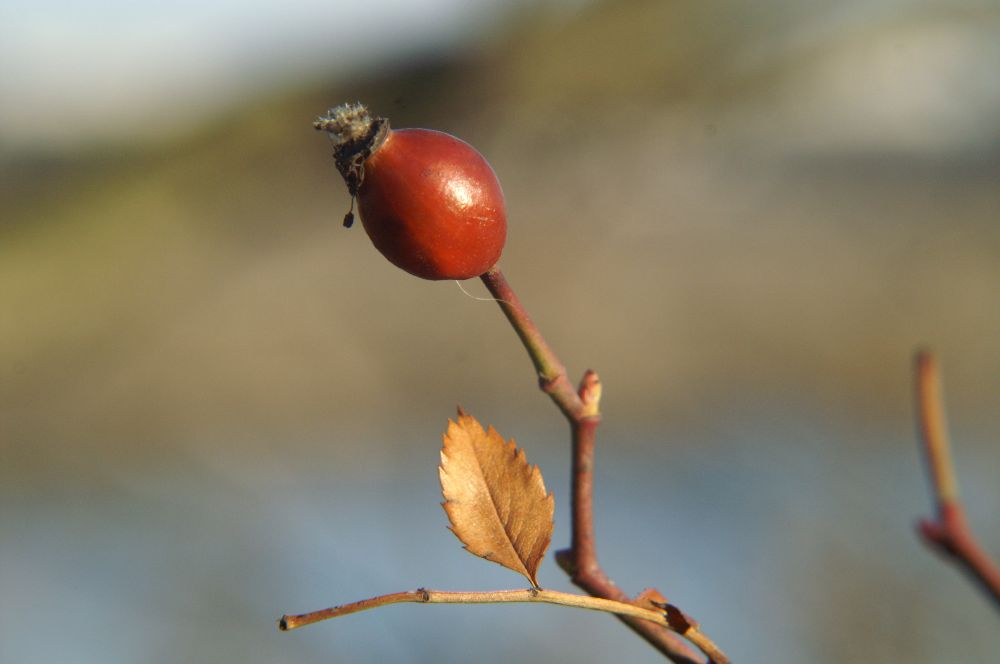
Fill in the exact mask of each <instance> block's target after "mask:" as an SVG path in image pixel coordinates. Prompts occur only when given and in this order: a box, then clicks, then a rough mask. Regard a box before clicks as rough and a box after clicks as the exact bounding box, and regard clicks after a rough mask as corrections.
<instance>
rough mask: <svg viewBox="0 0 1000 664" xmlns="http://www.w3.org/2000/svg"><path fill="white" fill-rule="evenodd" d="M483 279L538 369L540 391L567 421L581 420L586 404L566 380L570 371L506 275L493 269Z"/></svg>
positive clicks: (536, 369)
mask: <svg viewBox="0 0 1000 664" xmlns="http://www.w3.org/2000/svg"><path fill="white" fill-rule="evenodd" d="M480 279H482V281H483V283H484V284H485V285H486V288H487V289H489V291H490V293H491V294H492V295H493V297H494V298H496V300H497V303H498V304H499V305H500V309H501V310H502V311H503V313H504V315H505V316H507V320H509V321H510V324H511V326H512V327H513V328H514V331H515V332H517V336H518V337H520V339H521V343H523V344H524V348H525V350H527V351H528V355H529V356H530V357H531V362H532V363H533V364H534V365H535V371H536V372H537V373H538V385H539V387H540V388H541V389H542V391H543V392H545V393H546V394H548V395H549V396H550V397H552V400H553V401H554V402H555V404H556V406H558V407H559V410H561V411H562V412H563V414H564V415H566V417H567V418H569V419H570V420H572V419H573V418H575V417H578V416H579V414H580V413H581V411H582V410H583V403H582V402H581V401H580V397H579V396H577V394H576V391H575V390H574V389H573V384H572V383H570V381H569V378H567V377H566V367H565V366H563V363H562V362H560V361H559V358H558V357H556V354H555V353H554V352H553V351H552V349H551V348H550V347H549V345H548V343H546V341H545V338H544V337H542V333H541V332H540V331H539V330H538V327H537V326H535V323H534V322H533V321H532V320H531V317H530V316H528V312H527V311H526V310H525V308H524V305H522V304H521V300H520V299H518V297H517V294H516V293H515V292H514V291H513V289H512V288H511V287H510V284H508V283H507V279H506V278H504V276H503V273H502V272H501V271H500V269H499V268H493V269H492V270H490V271H489V272H487V273H485V274H483V275H482V276H481V277H480Z"/></svg>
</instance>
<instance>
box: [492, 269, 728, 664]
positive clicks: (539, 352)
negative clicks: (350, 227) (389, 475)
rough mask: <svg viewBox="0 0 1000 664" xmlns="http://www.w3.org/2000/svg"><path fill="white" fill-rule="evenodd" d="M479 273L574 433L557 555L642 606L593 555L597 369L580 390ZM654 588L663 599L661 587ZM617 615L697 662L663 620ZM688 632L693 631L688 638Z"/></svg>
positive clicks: (679, 659)
mask: <svg viewBox="0 0 1000 664" xmlns="http://www.w3.org/2000/svg"><path fill="white" fill-rule="evenodd" d="M481 279H482V281H483V283H484V284H485V285H486V288H487V289H488V290H489V291H490V293H491V294H492V295H493V297H495V298H496V299H497V301H498V303H499V305H500V308H501V309H502V310H503V313H504V315H506V316H507V319H508V320H509V321H510V323H511V325H512V326H513V327H514V331H515V332H517V335H518V337H520V339H521V342H522V343H523V344H524V347H525V349H526V350H527V351H528V355H529V356H530V357H531V361H532V363H533V364H534V365H535V369H536V371H537V372H538V375H539V385H540V387H541V388H542V391H544V392H545V393H546V394H548V395H549V396H550V397H551V398H552V400H553V401H554V402H555V404H556V406H558V408H559V410H561V411H562V413H563V415H565V416H566V419H567V420H568V421H569V424H570V429H571V433H572V438H573V470H572V478H571V479H572V503H573V504H572V539H571V544H570V548H569V549H566V550H563V551H559V552H558V553H557V554H556V561H557V562H558V563H559V566H560V567H562V569H563V570H564V571H565V572H566V573H567V574H569V576H570V578H571V580H572V581H573V583H574V584H575V585H577V586H578V587H579V588H582V589H583V590H585V591H586V592H588V593H589V594H590V595H592V596H594V597H601V598H604V599H608V600H613V601H615V602H622V603H630V604H632V605H634V606H641V604H642V602H641V601H639V599H638V598H637V599H636V600H632V599H630V598H629V597H628V595H626V594H625V593H624V592H623V591H622V590H621V589H620V588H618V586H616V585H615V583H614V582H613V581H612V580H611V579H610V578H609V577H608V575H607V574H606V573H605V572H604V570H603V569H602V568H601V566H600V564H599V563H598V561H597V548H596V539H595V535H594V518H593V506H592V503H593V491H594V475H593V466H594V442H595V438H596V432H597V426H598V425H599V424H600V422H601V414H600V399H601V383H600V378H598V376H597V374H596V373H595V372H593V371H587V373H586V374H584V377H583V380H582V381H581V383H580V388H579V392H577V391H575V390H574V389H573V387H572V385H571V383H570V382H569V379H568V378H567V377H566V368H565V367H564V366H563V364H562V362H560V361H559V358H558V357H556V355H555V353H554V352H553V351H552V349H551V348H550V347H549V345H548V344H547V343H546V342H545V339H544V338H543V337H542V334H541V332H540V331H539V330H538V328H537V327H536V326H535V324H534V323H533V322H532V320H531V318H530V317H529V316H528V313H527V311H526V310H525V309H524V305H522V304H521V301H520V300H519V299H518V297H517V295H516V294H515V293H514V291H513V289H512V288H511V287H510V284H509V283H507V280H506V279H505V278H504V276H503V274H502V273H501V272H500V270H499V269H497V268H494V269H493V270H490V271H489V272H487V273H486V274H484V275H482V277H481ZM655 594H656V595H657V596H658V597H660V598H661V599H662V596H661V595H659V593H655ZM673 610H674V611H676V613H677V614H679V615H683V614H681V613H680V611H679V610H677V609H676V607H673ZM618 617H619V618H620V619H621V620H622V621H623V622H625V624H627V625H628V626H629V627H630V628H632V630H634V631H635V632H636V633H638V634H639V635H640V636H641V637H642V638H644V639H645V640H646V641H647V642H648V643H649V644H650V645H652V646H653V647H654V648H656V649H657V650H658V651H659V652H660V653H662V654H663V655H664V656H666V657H667V658H668V659H670V660H672V661H673V662H676V663H678V664H697V663H698V662H699V661H700V660H699V658H698V655H697V653H696V652H695V651H694V650H693V649H691V648H690V647H689V646H688V645H687V644H686V643H684V641H683V640H681V639H680V638H678V637H677V635H676V634H675V633H674V632H672V631H670V630H669V629H668V628H667V627H664V626H663V625H662V624H659V623H653V622H650V621H647V620H641V619H638V618H636V617H634V616H631V615H627V614H619V615H618ZM685 624H687V625H688V626H689V627H688V630H689V631H688V633H685V636H686V637H687V638H688V639H689V640H690V641H691V642H692V643H695V644H696V645H698V646H699V648H700V649H701V650H702V652H704V653H705V654H706V656H707V657H708V659H709V661H710V662H715V663H716V664H723V663H724V662H728V661H729V660H728V658H727V657H726V655H725V654H724V653H723V652H722V651H721V650H719V649H718V648H717V647H716V646H715V645H714V644H711V641H708V643H709V644H711V646H706V645H705V644H704V643H699V642H698V641H697V640H696V639H698V638H700V637H701V636H702V635H701V633H700V632H699V631H698V629H697V627H696V625H697V623H695V622H694V621H693V620H688V619H687V618H686V617H685ZM678 631H679V630H678ZM691 633H695V634H696V635H697V636H696V637H695V638H692V634H691ZM706 641H707V638H706Z"/></svg>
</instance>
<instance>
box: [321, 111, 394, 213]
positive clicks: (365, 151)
mask: <svg viewBox="0 0 1000 664" xmlns="http://www.w3.org/2000/svg"><path fill="white" fill-rule="evenodd" d="M313 127H314V128H315V129H316V130H317V131H325V132H326V133H327V134H328V135H329V137H330V140H331V141H332V142H333V157H334V160H335V161H336V163H337V170H339V171H340V174H341V175H342V176H343V177H344V181H345V182H346V183H347V189H348V191H349V192H350V194H351V196H355V195H357V193H358V188H359V187H360V186H361V182H362V180H363V179H364V162H365V160H366V159H368V157H370V156H371V155H372V153H374V152H375V151H376V150H378V148H379V147H380V146H381V145H382V143H383V142H384V141H385V138H386V136H387V135H388V133H389V121H388V120H386V119H385V118H381V117H379V116H377V115H373V114H372V113H371V111H369V110H368V108H367V107H366V106H365V105H364V104H361V103H357V102H355V103H351V102H347V103H345V104H341V105H340V106H336V107H334V108H331V109H330V110H328V111H327V112H326V115H321V116H320V117H318V118H316V121H315V122H313Z"/></svg>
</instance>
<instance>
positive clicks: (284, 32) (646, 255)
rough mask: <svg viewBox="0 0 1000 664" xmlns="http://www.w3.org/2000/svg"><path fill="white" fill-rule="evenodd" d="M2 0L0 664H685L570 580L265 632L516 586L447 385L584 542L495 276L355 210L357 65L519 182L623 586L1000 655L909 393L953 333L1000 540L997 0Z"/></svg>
mask: <svg viewBox="0 0 1000 664" xmlns="http://www.w3.org/2000/svg"><path fill="white" fill-rule="evenodd" d="M0 36H2V38H0V54H2V57H0V73H2V75H0V109H3V112H2V113H0V184H2V188H0V661H2V662H5V663H6V662H11V663H12V664H13V663H21V662H55V661H72V662H80V663H82V664H87V663H90V662H94V663H100V664H115V663H118V662H122V663H124V662H135V661H142V662H179V661H180V662H293V661H294V662H345V663H346V662H367V661H388V660H394V661H401V662H442V661H448V662H450V661H455V662H463V661H477V662H500V661H505V662H509V661H526V662H533V661H546V662H579V661H586V662H604V661H611V660H620V661H636V662H641V661H650V662H652V661H657V660H658V657H657V656H656V654H655V653H654V652H653V651H652V650H651V649H649V648H648V646H646V645H645V644H644V643H643V642H641V641H639V640H638V639H636V638H634V637H633V636H632V635H631V634H630V633H629V632H628V631H627V630H625V629H623V628H622V626H621V625H620V624H618V623H617V622H616V621H614V620H613V619H611V618H609V617H608V616H604V615H599V614H590V613H587V612H579V611H572V610H568V609H562V608H556V607H541V606H530V607H529V606H524V607H511V606H498V607H490V606H477V607H449V606H426V607H424V606H409V605H401V606H393V607H388V608H385V609H380V610H378V611H376V612H370V613H364V614H359V615H355V616H349V617H345V618H343V619H340V620H337V621H333V622H330V623H325V624H321V625H316V626H312V627H309V628H306V629H303V630H301V631H298V632H293V633H290V634H283V633H279V632H278V631H277V629H276V628H275V621H276V620H277V618H278V617H279V616H280V615H281V614H282V613H285V612H291V613H294V612H300V611H306V610H311V609H318V608H322V607H325V606H329V605H332V604H337V603H342V602H346V601H351V600H355V599H360V598H363V597H368V596H371V595H375V594H381V593H387V592H395V591H400V590H406V589H412V588H416V587H418V586H426V587H431V588H440V589H468V590H471V589H496V588H511V587H518V586H519V585H521V581H520V580H519V579H518V578H517V577H515V576H514V575H512V574H511V573H510V572H508V571H506V570H504V569H501V568H500V567H498V566H496V565H492V564H488V563H486V562H484V561H481V560H478V559H476V558H474V557H472V556H470V555H468V554H467V553H465V552H463V551H462V550H461V546H460V544H459V543H458V541H457V540H456V539H455V538H454V537H453V536H452V535H451V534H450V533H449V532H448V531H447V530H446V528H445V525H446V520H445V516H444V513H443V511H442V510H441V509H440V507H439V506H438V503H439V502H440V496H439V490H438V484H437V477H436V463H437V460H438V449H439V446H440V435H441V432H442V431H443V430H444V428H445V424H446V419H447V417H448V416H449V415H451V414H452V413H453V412H454V407H455V405H456V404H461V405H462V406H463V407H465V408H466V409H467V410H469V412H471V413H472V414H474V415H476V416H477V417H479V418H480V419H481V420H483V421H484V422H488V423H492V424H494V425H496V426H497V427H498V428H499V429H500V431H501V432H502V433H504V434H505V435H507V436H512V437H514V438H516V439H517V441H518V443H519V444H521V445H523V446H524V447H525V448H526V450H527V453H528V457H529V459H530V460H531V461H532V462H534V463H538V464H539V465H540V467H541V469H542V472H543V473H544V475H545V478H546V482H547V485H548V486H549V488H550V489H551V490H552V491H553V492H554V493H555V496H556V506H557V508H556V509H557V513H556V533H555V537H554V539H553V548H561V547H563V546H565V545H566V543H567V542H568V538H569V533H568V527H567V518H568V514H567V511H566V508H567V496H568V467H567V463H568V439H567V433H566V431H565V425H564V423H563V422H562V421H561V420H560V417H559V416H558V414H557V413H556V411H555V409H554V408H553V407H552V406H551V404H550V403H548V401H547V399H546V398H545V397H543V395H541V394H540V393H539V392H538V391H537V389H535V386H534V381H533V380H532V376H531V369H530V365H529V363H528V361H527V359H526V358H525V357H524V356H523V352H522V351H521V349H520V348H519V346H518V345H517V343H516V340H515V338H514V335H513V333H512V332H511V331H510V330H509V328H506V327H505V326H504V323H503V320H502V317H501V316H500V313H499V311H498V310H497V309H496V307H495V305H493V304H492V303H489V302H477V301H475V300H472V299H469V298H468V297H466V296H465V295H464V294H463V293H462V292H461V291H460V290H459V289H458V288H457V287H456V286H455V285H454V284H452V283H424V282H419V281H418V280H416V279H413V278H410V277H408V276H407V275H405V274H403V273H401V272H399V271H398V270H396V269H395V268H393V267H392V266H390V265H389V264H388V263H387V262H385V261H384V260H383V259H381V257H380V256H378V255H377V253H376V252H375V251H374V250H373V249H372V248H371V247H370V244H369V243H368V241H367V238H365V237H364V234H363V232H362V231H361V229H360V228H355V229H354V230H352V231H350V232H348V231H344V230H343V229H341V228H340V227H339V220H340V218H341V215H342V213H343V211H344V210H346V206H347V197H346V195H345V193H344V191H343V186H342V184H340V183H339V182H338V177H337V176H336V173H335V171H334V169H333V167H332V163H331V160H330V159H329V148H328V146H327V145H325V144H324V143H323V141H322V139H321V137H318V136H316V135H314V134H313V133H312V130H311V128H310V127H309V122H310V120H311V118H312V116H314V115H315V114H317V113H319V112H321V111H323V110H324V108H325V107H326V106H328V105H333V104H335V103H338V102H340V101H342V100H344V99H359V98H360V99H362V100H364V101H367V102H369V103H370V104H371V105H372V106H373V107H374V108H375V109H376V110H377V111H379V112H381V113H384V114H385V115H388V116H390V118H391V119H392V120H393V122H394V125H395V126H407V125H420V126H430V127H434V128H438V129H443V130H447V131H451V132H453V133H456V134H458V135H460V136H462V137H463V138H465V139H466V140H469V141H470V142H471V143H473V144H474V145H476V146H477V147H478V148H479V149H480V150H481V151H482V152H483V153H484V154H486V155H487V157H488V158H489V159H490V161H491V162H492V163H493V164H494V166H495V168H496V170H497V172H498V174H499V175H500V178H501V181H502V182H503V184H504V188H505V192H506V195H507V200H508V206H509V212H510V218H511V222H510V223H511V233H510V241H509V244H508V248H507V250H506V252H505V255H504V258H503V260H502V266H503V268H504V270H505V272H506V273H507V275H508V277H509V278H510V279H511V281H512V283H513V284H514V286H515V288H517V289H518V291H519V293H520V295H521V297H522V299H523V300H524V301H525V303H526V305H527V306H528V308H529V310H530V311H531V312H532V314H533V315H534V317H535V318H536V320H537V321H538V322H539V324H540V325H541V327H542V329H543V330H544V331H545V332H546V334H547V336H548V338H549V341H550V342H551V343H552V344H553V346H554V347H555V348H556V349H557V350H558V351H559V352H560V354H561V355H562V358H563V360H564V361H565V362H566V363H567V365H568V366H569V367H570V372H571V374H573V375H574V376H578V375H579V374H581V373H582V371H583V369H585V368H587V367H593V368H595V369H597V370H598V371H600V373H601V376H602V378H603V381H604V385H605V399H604V411H605V421H604V423H603V424H602V427H601V430H600V434H599V443H598V459H597V469H596V482H597V495H596V527H597V531H598V538H599V544H598V548H599V553H600V556H601V560H602V562H603V564H604V566H605V567H606V569H607V570H609V572H610V573H611V575H612V576H613V577H614V578H615V580H616V581H617V582H618V583H619V584H620V585H621V586H622V587H623V588H624V589H626V590H627V591H629V592H631V593H637V592H638V591H640V590H641V589H642V588H644V587H646V586H656V587H657V588H659V589H660V590H661V591H662V592H663V593H664V594H665V595H667V597H668V598H669V599H670V600H671V601H673V602H675V603H677V604H678V605H679V606H681V607H682V608H683V609H684V610H685V611H687V612H689V613H690V614H691V615H693V616H694V617H696V618H697V619H699V620H700V621H701V622H702V625H703V627H704V629H705V631H706V632H707V633H708V634H709V635H710V636H712V637H713V638H714V639H715V640H716V641H717V642H718V643H719V644H720V645H722V646H723V648H724V649H726V650H727V651H728V652H729V653H730V654H731V655H732V656H733V658H734V660H735V661H738V662H758V661H767V662H775V663H777V662H789V663H799V662H837V663H841V662H872V661H906V662H939V661H956V662H992V661H995V660H996V659H997V653H998V652H1000V630H998V629H997V616H996V613H995V611H993V610H992V608H991V607H990V606H989V605H988V604H987V603H986V601H984V599H983V598H982V597H981V596H980V595H979V594H978V593H977V592H976V591H975V590H974V589H973V588H972V587H971V586H970V585H969V584H968V583H967V582H966V581H965V579H963V578H962V577H961V576H960V575H959V573H958V572H957V571H956V570H954V569H952V568H951V567H949V566H947V565H945V564H943V563H942V562H941V561H940V560H938V559H937V558H935V557H934V556H933V555H932V554H931V553H930V552H928V551H926V550H925V549H924V548H922V546H921V545H920V544H919V543H918V542H917V540H916V538H915V536H914V534H913V529H912V526H913V523H914V521H915V519H916V518H918V517H919V516H922V515H925V514H928V513H929V511H930V508H931V505H930V501H929V498H928V494H927V488H926V480H925V477H924V469H923V468H922V466H921V462H920V457H919V454H918V449H917V444H916V437H915V431H914V425H913V413H912V407H911V405H910V356H911V353H912V351H913V350H914V349H915V348H916V347H917V346H918V345H921V344H928V345H930V346H932V347H933V348H934V349H935V350H937V351H938V353H939V355H940V357H941V360H942V364H943V368H944V379H945V389H946V396H947V399H948V408H949V415H950V417H951V423H952V432H953V434H954V439H955V445H956V455H957V456H956V464H957V467H958V473H959V476H960V478H961V485H962V490H963V495H964V497H965V498H966V500H967V503H968V509H969V516H970V519H971V521H972V523H973V525H974V527H975V529H976V531H977V532H978V533H979V534H980V535H981V538H982V541H983V543H984V545H985V547H986V548H987V549H988V550H990V551H992V552H995V553H996V554H998V555H1000V509H998V507H1000V481H998V478H1000V445H998V443H997V441H998V439H1000V417H998V413H1000V408H998V406H1000V343H998V341H1000V300H998V297H997V295H998V293H1000V260H998V259H1000V224H998V223H997V221H998V216H1000V188H998V187H997V182H1000V120H998V118H1000V79H998V78H997V76H996V72H997V71H1000V69H998V67H1000V47H998V44H1000V9H998V8H997V7H996V5H995V3H991V2H979V3H977V2H947V3H934V4H933V5H931V4H927V3H921V2H916V1H904V0H897V1H888V0H887V1H883V2H874V3H873V2H849V3H837V5H835V6H834V5H830V4H829V3H790V2H779V1H774V2H765V3H755V4H754V5H753V6H742V5H739V4H738V3H732V2H726V1H723V0H718V1H713V2H706V3H660V2H570V1H565V2H548V3H544V2H543V3H536V2H519V3H511V4H506V3H499V2H492V3H491V2H485V1H483V2H479V3H457V2H447V1H446V0H441V1H440V2H436V3H434V2H427V3H424V4H421V3H391V2H382V3H374V4H372V3H366V4H364V5H361V4H352V3H333V4H328V3H302V4H298V3H296V4H292V5H285V4H282V5H280V6H279V5H277V4H274V5H273V6H272V5H271V4H269V3H266V2H261V3H256V4H253V5H252V6H250V7H248V6H246V4H245V3H241V4H239V5H237V4H229V3H216V4H213V5H211V6H209V7H204V6H202V5H197V6H196V5H195V4H191V5H190V6H183V5H178V6H174V7H171V8H170V9H169V10H168V9H166V8H164V7H156V8H154V7H152V6H150V8H146V9H139V8H137V7H132V6H130V5H128V6H127V5H125V4H120V3H118V4H116V3H97V4H96V5H94V6H92V7H88V9H87V11H86V12H84V11H82V10H81V9H80V7H77V6H76V5H74V4H72V3H64V4H63V5H59V4H51V5H37V4H30V3H19V2H11V3H7V4H5V5H4V7H3V8H2V9H0ZM477 286H478V284H475V283H470V284H467V285H466V288H468V289H469V290H471V291H473V292H474V294H477V295H479V294H482V291H481V290H480V289H478V288H477ZM539 578H540V581H541V583H542V585H543V586H546V587H551V588H555V589H561V590H569V589H570V586H569V584H568V582H567V581H566V580H565V578H564V575H563V574H562V572H561V571H560V570H559V569H558V568H557V567H556V566H555V565H554V563H553V562H552V561H551V559H549V560H546V562H545V563H544V564H543V568H542V571H541V573H540V577H539Z"/></svg>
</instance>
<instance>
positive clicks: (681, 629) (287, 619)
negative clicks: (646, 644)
mask: <svg viewBox="0 0 1000 664" xmlns="http://www.w3.org/2000/svg"><path fill="white" fill-rule="evenodd" d="M405 602H412V603H416V604H503V603H510V602H518V603H526V602H527V603H542V604H558V605H560V606H571V607H575V608H578V609H587V610H590V611H603V612H604V613H613V614H615V615H619V616H629V617H632V618H639V619H641V620H646V621H649V622H651V623H656V624H657V625H660V626H662V627H666V628H668V629H671V630H674V631H677V632H678V633H679V634H681V635H682V636H684V637H685V638H687V639H688V640H689V641H691V643H693V644H695V645H696V646H698V648H699V649H701V650H702V652H705V653H706V654H707V653H712V654H714V655H716V657H717V656H718V654H717V653H719V649H718V648H717V647H716V646H715V644H714V643H712V641H711V640H710V639H709V638H708V637H707V636H705V635H704V634H702V633H701V632H699V631H698V629H697V627H696V626H695V625H690V624H687V623H684V624H682V625H678V624H677V622H676V620H675V621H673V622H672V621H671V620H670V616H671V615H672V611H671V609H673V607H670V608H669V609H667V611H666V613H664V612H661V611H654V610H652V609H644V608H642V607H639V606H635V605H633V604H627V603H625V602H616V601H614V600H610V599H603V598H600V597H590V596H587V595H574V594H571V593H563V592H559V591H556V590H542V589H539V588H528V589H527V590H487V591H483V592H449V591H442V590H428V589H426V588H418V589H417V590H412V591H406V592H399V593H391V594H388V595H380V596H378V597H371V598H369V599H363V600H360V601H357V602H351V603H350V604H342V605H340V606H334V607H331V608H329V609H320V610H319V611H311V612H309V613H302V614H299V615H295V616H289V615H286V616H282V617H281V620H279V621H278V629H280V630H282V631H289V630H293V629H298V628H299V627H305V626H306V625H311V624H313V623H317V622H320V621H322V620H329V619H330V618H339V617H340V616H346V615H349V614H351V613H358V612H359V611H367V610H368V609H375V608H378V607H380V606H387V605H389V604H401V603H405ZM673 611H676V609H673ZM710 657H711V655H710ZM714 661H716V662H718V663H719V664H723V663H724V661H725V660H722V659H714Z"/></svg>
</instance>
